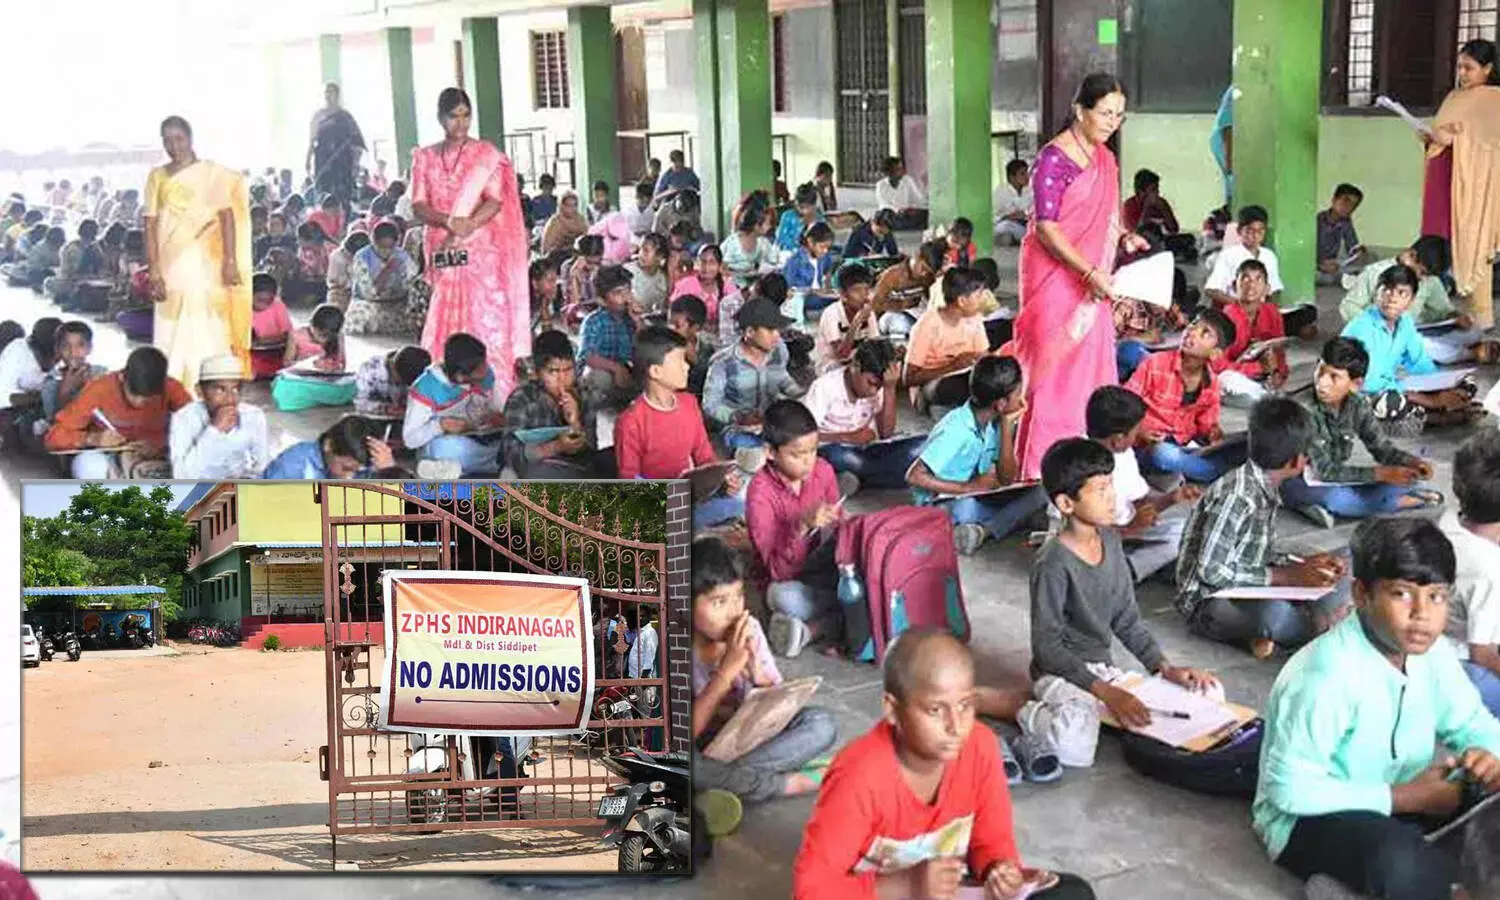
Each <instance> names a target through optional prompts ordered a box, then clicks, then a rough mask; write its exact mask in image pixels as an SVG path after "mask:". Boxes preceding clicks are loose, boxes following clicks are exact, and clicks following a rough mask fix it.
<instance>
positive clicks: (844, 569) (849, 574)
mask: <svg viewBox="0 0 1500 900" xmlns="http://www.w3.org/2000/svg"><path fill="white" fill-rule="evenodd" d="M864 602H865V584H864V582H863V581H862V580H860V577H859V569H858V568H857V567H856V566H855V565H854V563H845V564H844V565H842V566H839V603H840V604H842V605H844V606H860V607H862V606H864Z"/></svg>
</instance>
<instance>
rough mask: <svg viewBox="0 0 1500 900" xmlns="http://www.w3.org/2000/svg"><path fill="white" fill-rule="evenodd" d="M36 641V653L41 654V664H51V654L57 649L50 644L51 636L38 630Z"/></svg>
mask: <svg viewBox="0 0 1500 900" xmlns="http://www.w3.org/2000/svg"><path fill="white" fill-rule="evenodd" d="M36 640H37V652H38V653H40V654H41V657H42V662H51V661H52V656H53V654H55V653H56V652H57V647H56V646H55V645H54V644H53V643H52V635H50V634H48V633H47V632H45V631H42V630H40V629H38V630H37V633H36Z"/></svg>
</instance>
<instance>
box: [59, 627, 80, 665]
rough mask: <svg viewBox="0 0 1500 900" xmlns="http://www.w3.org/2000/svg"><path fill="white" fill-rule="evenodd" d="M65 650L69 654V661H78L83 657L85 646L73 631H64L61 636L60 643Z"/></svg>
mask: <svg viewBox="0 0 1500 900" xmlns="http://www.w3.org/2000/svg"><path fill="white" fill-rule="evenodd" d="M58 645H59V646H60V647H62V649H63V652H64V653H66V654H67V655H68V661H69V662H78V661H79V660H80V659H82V658H83V647H82V646H81V645H80V644H79V643H78V636H77V635H76V634H74V633H73V632H71V631H64V632H63V633H62V637H61V638H59V644H58Z"/></svg>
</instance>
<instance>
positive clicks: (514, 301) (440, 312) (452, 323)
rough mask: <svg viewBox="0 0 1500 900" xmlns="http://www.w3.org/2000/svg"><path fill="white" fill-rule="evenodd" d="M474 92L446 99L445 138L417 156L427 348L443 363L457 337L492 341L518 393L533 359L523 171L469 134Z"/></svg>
mask: <svg viewBox="0 0 1500 900" xmlns="http://www.w3.org/2000/svg"><path fill="white" fill-rule="evenodd" d="M472 110H473V106H472V104H471V103H470V102H469V95H468V94H466V93H464V92H463V91H462V90H460V89H459V88H447V89H445V90H444V91H443V92H442V94H440V95H439V96H438V119H439V120H440V121H441V122H442V123H443V132H444V135H445V136H444V138H443V140H442V141H441V142H439V143H437V144H434V145H432V146H431V147H420V148H418V149H417V150H416V151H414V152H413V153H412V167H411V191H412V214H413V215H414V216H415V217H416V218H418V219H420V220H421V221H422V223H423V224H424V225H426V226H427V227H426V229H424V230H425V232H426V234H425V240H424V244H423V252H424V253H425V254H426V257H427V259H426V273H427V278H428V280H429V281H430V282H431V284H432V300H431V303H430V304H429V306H428V308H427V323H426V325H425V326H424V327H423V329H422V346H423V347H425V348H426V349H427V352H429V353H431V354H432V358H433V359H440V358H441V357H442V354H443V343H444V342H445V341H447V340H448V337H449V336H450V335H452V334H456V333H458V332H464V333H466V334H471V335H473V336H474V337H476V338H479V340H481V341H483V342H484V345H485V348H486V349H487V350H488V355H489V362H490V365H491V366H492V367H493V368H494V370H495V381H496V384H497V386H498V387H499V389H500V390H501V391H502V392H503V393H505V394H508V393H510V390H511V388H512V387H514V386H515V381H516V361H517V360H522V359H526V358H528V357H530V356H531V327H530V326H531V294H530V282H529V281H528V280H527V277H526V267H527V251H526V226H525V225H524V224H523V221H522V215H521V198H520V194H519V192H518V191H517V189H516V173H515V169H514V168H513V167H512V166H511V163H510V160H509V159H508V158H507V157H506V156H505V154H503V153H501V152H500V151H499V150H497V149H496V148H495V146H494V145H493V144H491V143H489V142H488V141H482V140H475V139H472V138H470V137H469V125H470V122H472V121H473V118H472Z"/></svg>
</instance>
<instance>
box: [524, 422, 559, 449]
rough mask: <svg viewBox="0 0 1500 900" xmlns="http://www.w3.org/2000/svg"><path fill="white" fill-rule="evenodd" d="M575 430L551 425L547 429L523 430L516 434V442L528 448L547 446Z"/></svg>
mask: <svg viewBox="0 0 1500 900" xmlns="http://www.w3.org/2000/svg"><path fill="white" fill-rule="evenodd" d="M572 430H573V429H572V428H570V427H569V426H567V425H550V426H547V427H546V428H521V429H518V430H516V431H515V432H514V434H515V437H516V440H518V441H520V442H521V443H523V444H526V445H527V446H530V445H532V444H545V443H546V442H548V441H553V440H556V439H558V438H560V437H562V436H563V435H565V434H567V433H568V432H570V431H572Z"/></svg>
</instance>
